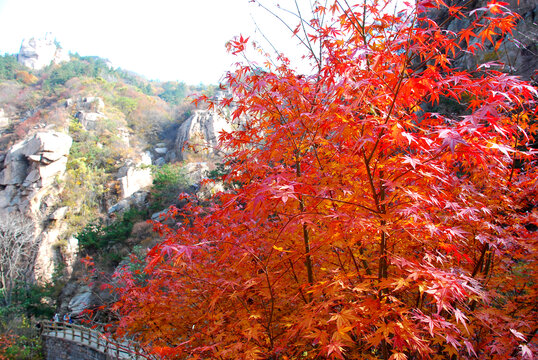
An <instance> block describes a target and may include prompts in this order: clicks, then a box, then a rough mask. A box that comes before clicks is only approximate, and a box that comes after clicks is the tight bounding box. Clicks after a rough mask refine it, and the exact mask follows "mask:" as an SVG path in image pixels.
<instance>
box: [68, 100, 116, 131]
mask: <svg viewBox="0 0 538 360" xmlns="http://www.w3.org/2000/svg"><path fill="white" fill-rule="evenodd" d="M65 105H66V107H72V106H74V110H75V117H76V118H77V119H78V120H79V121H80V124H81V125H82V126H83V127H84V129H86V130H95V129H96V128H97V124H98V123H99V121H101V120H103V119H105V118H106V116H105V114H104V113H103V111H104V110H105V103H104V102H103V99H101V98H100V97H96V96H88V97H84V98H81V99H78V100H76V101H73V99H67V101H66V103H65Z"/></svg>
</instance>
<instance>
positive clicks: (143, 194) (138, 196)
mask: <svg viewBox="0 0 538 360" xmlns="http://www.w3.org/2000/svg"><path fill="white" fill-rule="evenodd" d="M148 194H149V192H148V191H143V190H139V191H137V192H135V193H133V194H131V195H130V196H129V197H127V198H125V199H123V200H121V201H119V202H117V203H116V204H114V205H112V206H111V207H110V208H109V209H108V214H113V213H123V212H124V211H127V210H129V209H130V208H131V207H133V206H134V207H142V206H144V204H146V200H147V197H148Z"/></svg>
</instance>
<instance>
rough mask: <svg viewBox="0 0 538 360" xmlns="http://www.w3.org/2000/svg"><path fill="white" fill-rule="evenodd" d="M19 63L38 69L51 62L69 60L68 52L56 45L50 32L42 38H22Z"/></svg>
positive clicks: (57, 62)
mask: <svg viewBox="0 0 538 360" xmlns="http://www.w3.org/2000/svg"><path fill="white" fill-rule="evenodd" d="M18 61H19V63H20V64H22V65H24V66H27V67H29V68H31V69H34V70H40V69H42V68H44V67H45V66H48V65H50V64H51V63H54V64H59V63H61V62H63V61H69V54H68V53H67V52H66V51H65V50H63V49H62V48H60V47H58V46H57V45H56V43H55V42H54V39H53V37H52V35H51V34H50V33H47V34H46V35H45V37H44V38H35V37H33V38H30V39H24V40H23V41H22V44H21V48H20V50H19V55H18Z"/></svg>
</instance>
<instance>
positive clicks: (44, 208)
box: [0, 131, 73, 281]
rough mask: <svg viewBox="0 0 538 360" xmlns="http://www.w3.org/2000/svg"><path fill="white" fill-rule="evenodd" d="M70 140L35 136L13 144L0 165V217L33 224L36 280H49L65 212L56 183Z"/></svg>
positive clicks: (55, 135) (43, 134)
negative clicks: (56, 242) (15, 218)
mask: <svg viewBox="0 0 538 360" xmlns="http://www.w3.org/2000/svg"><path fill="white" fill-rule="evenodd" d="M72 143H73V140H72V139H71V137H70V136H69V135H67V134H64V133H59V132H55V131H45V132H37V133H35V134H33V135H30V136H28V137H26V138H25V139H23V140H22V141H19V142H18V143H16V144H14V145H13V146H12V147H11V149H9V151H8V152H7V153H6V154H3V155H2V158H1V160H2V161H1V162H0V169H1V171H0V216H9V217H22V218H25V219H27V221H28V222H31V223H33V224H34V228H35V242H37V243H39V250H38V254H37V259H36V260H35V278H36V279H38V280H43V281H46V280H50V278H51V276H52V273H53V272H54V263H55V261H54V260H55V259H54V257H55V255H54V246H53V245H54V243H55V241H56V240H57V235H58V233H59V231H60V228H61V226H60V220H61V219H62V218H63V216H65V213H66V211H67V209H65V208H64V209H59V208H58V205H57V204H58V195H59V194H60V192H61V186H59V184H58V182H57V180H59V179H61V178H62V176H63V174H64V172H65V168H66V164H67V156H68V154H69V150H70V148H71V145H72Z"/></svg>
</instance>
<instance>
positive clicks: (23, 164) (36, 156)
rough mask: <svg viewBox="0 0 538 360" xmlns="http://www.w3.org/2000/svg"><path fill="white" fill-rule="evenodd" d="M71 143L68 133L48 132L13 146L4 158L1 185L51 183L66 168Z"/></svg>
mask: <svg viewBox="0 0 538 360" xmlns="http://www.w3.org/2000/svg"><path fill="white" fill-rule="evenodd" d="M72 143H73V139H71V137H70V136H69V135H67V134H64V133H59V132H55V131H49V132H40V133H37V134H35V135H33V136H32V137H29V138H26V139H25V140H23V141H21V142H19V143H17V144H15V145H13V146H12V147H11V149H10V150H9V152H8V153H7V155H6V157H5V159H4V164H3V169H2V171H1V172H0V185H24V186H29V185H30V184H32V183H37V182H39V183H38V184H37V185H38V186H40V187H43V186H46V185H49V184H51V183H52V182H53V180H54V177H55V176H56V175H58V174H60V173H63V172H64V171H65V166H66V164H67V155H68V154H69V149H70V148H71V145H72Z"/></svg>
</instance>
